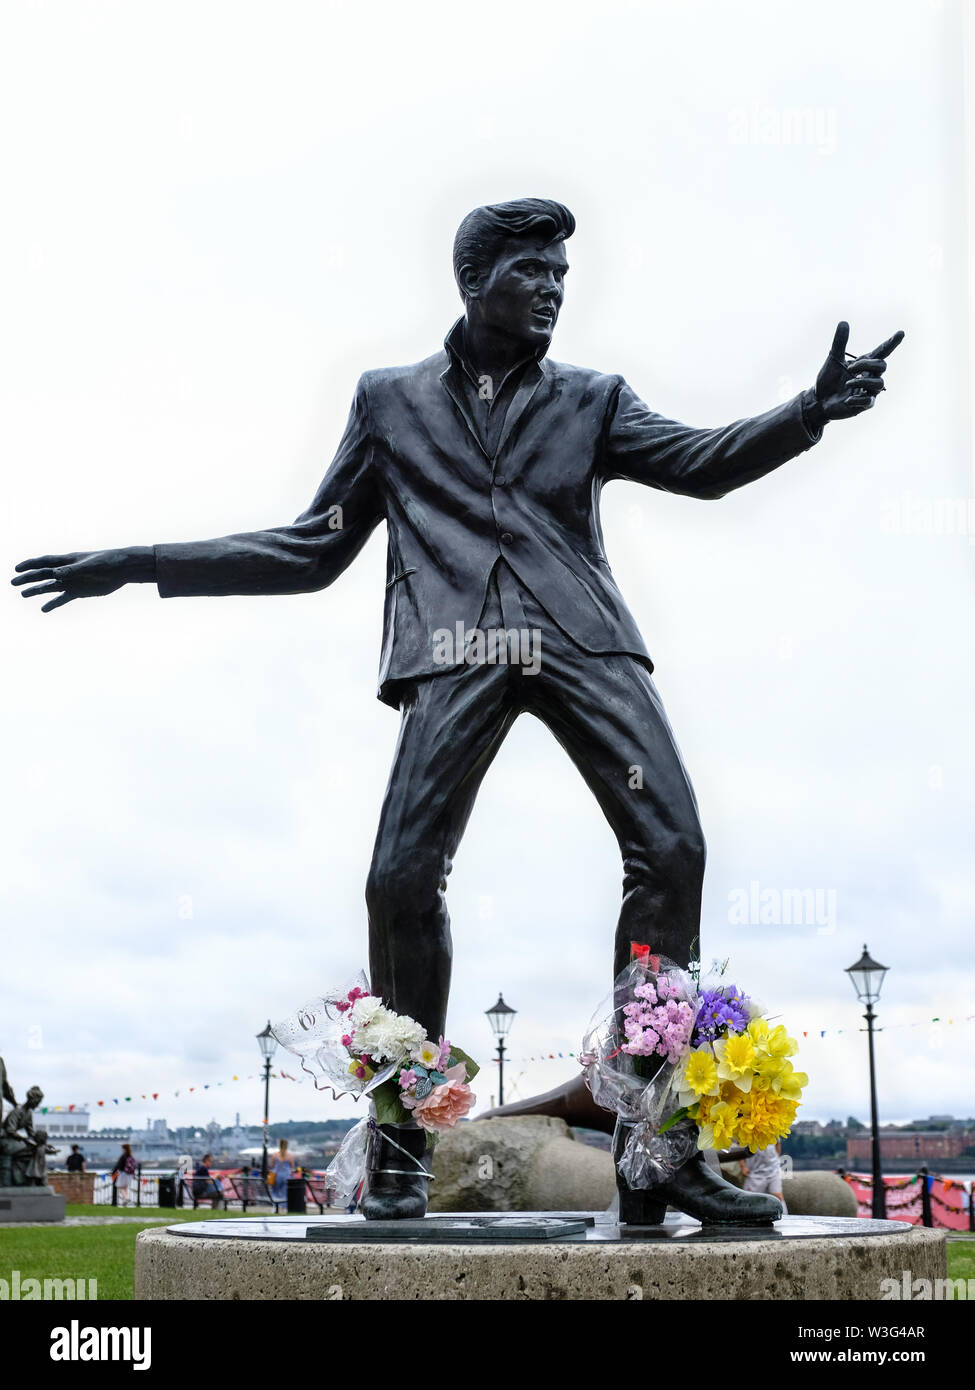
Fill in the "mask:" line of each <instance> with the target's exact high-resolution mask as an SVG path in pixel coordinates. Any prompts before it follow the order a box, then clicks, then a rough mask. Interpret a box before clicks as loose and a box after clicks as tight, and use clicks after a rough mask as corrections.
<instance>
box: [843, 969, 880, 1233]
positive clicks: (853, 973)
mask: <svg viewBox="0 0 975 1390" xmlns="http://www.w3.org/2000/svg"><path fill="white" fill-rule="evenodd" d="M887 969H888V967H887V966H886V965H881V964H880V963H879V962H878V961H875V960H873V959H872V957H871V956H870V953H869V951H868V950H867V948H866V944H864V947H863V955H862V956H861V957H860V959H859V960H858V961H857V963H856V964H855V965H850V966H848V967H847V971H846V973H847V974H848V975H849V977H850V979H851V981H852V982H853V988H854V989H855V990H856V992H857V998H858V999H859V1000H860V1002H861V1003H862V1004H866V1006H867V1012H866V1013H865V1014H864V1015H863V1016H864V1018H865V1019H866V1020H867V1028H866V1033H867V1044H868V1047H869V1051H870V1148H871V1152H872V1157H873V1199H872V1204H871V1212H872V1214H873V1216H875V1217H876V1218H877V1219H878V1220H880V1221H883V1220H886V1217H887V1194H886V1192H885V1191H884V1179H883V1174H882V1173H881V1171H880V1130H879V1126H878V1124H877V1073H876V1069H875V1067H874V1059H873V1025H874V1018H875V1017H876V1015H875V1014H874V1011H873V1006H874V1004H876V1002H877V1000H878V999H879V998H880V989H881V986H882V985H883V982H884V976H885V975H886V974H887ZM862 1031H863V1030H862V1029H861V1032H862Z"/></svg>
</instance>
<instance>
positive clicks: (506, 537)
mask: <svg viewBox="0 0 975 1390" xmlns="http://www.w3.org/2000/svg"><path fill="white" fill-rule="evenodd" d="M513 541H514V536H513V535H512V534H511V532H510V531H502V532H501V544H502V545H511V543H512V542H513Z"/></svg>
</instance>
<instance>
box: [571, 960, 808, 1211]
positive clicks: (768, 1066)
mask: <svg viewBox="0 0 975 1390" xmlns="http://www.w3.org/2000/svg"><path fill="white" fill-rule="evenodd" d="M726 968H727V961H725V962H724V963H723V964H719V963H718V962H715V963H714V964H713V966H712V969H711V972H710V973H709V975H708V977H707V978H706V979H703V980H702V979H701V978H700V971H699V969H698V968H694V969H692V970H691V971H684V970H682V969H681V968H680V967H679V966H677V965H675V964H674V963H673V962H672V961H668V960H666V959H665V958H663V957H660V956H656V955H652V954H651V953H650V950H649V947H647V946H637V945H634V959H633V960H632V961H631V962H630V964H629V965H628V966H627V967H626V969H625V970H623V971H621V973H620V974H619V975H618V976H617V979H616V982H615V984H614V987H613V993H612V994H611V995H610V996H609V997H608V998H607V999H606V1000H605V1001H604V1003H603V1004H602V1005H601V1007H600V1009H599V1010H598V1011H597V1013H596V1015H595V1017H594V1019H593V1021H592V1024H591V1025H590V1028H589V1031H588V1033H587V1034H586V1036H585V1038H584V1039H583V1052H582V1054H581V1056H580V1061H581V1063H582V1066H583V1071H584V1075H585V1078H586V1082H587V1084H588V1086H589V1089H590V1091H591V1092H592V1095H593V1099H594V1100H595V1101H596V1102H597V1104H599V1105H601V1106H603V1107H604V1108H605V1109H607V1110H611V1111H613V1112H614V1113H615V1114H616V1115H617V1116H618V1117H619V1120H620V1121H621V1123H622V1124H623V1125H624V1126H625V1127H626V1128H627V1129H628V1130H629V1134H628V1136H627V1140H626V1144H625V1147H624V1149H623V1152H622V1154H621V1156H620V1157H619V1159H618V1163H617V1166H618V1168H619V1171H620V1173H621V1174H622V1175H623V1177H624V1178H625V1179H626V1182H627V1184H628V1185H629V1186H630V1187H631V1188H647V1187H653V1186H655V1185H657V1184H659V1183H662V1182H666V1181H668V1180H669V1179H670V1178H671V1177H672V1176H673V1174H674V1173H675V1172H676V1170H677V1169H678V1168H679V1167H681V1166H682V1165H683V1164H684V1163H686V1162H687V1160H688V1159H689V1158H690V1157H691V1156H692V1154H693V1153H694V1151H695V1149H724V1148H730V1147H731V1146H733V1145H742V1146H744V1147H747V1148H748V1149H750V1150H751V1151H752V1152H753V1153H754V1152H757V1150H758V1149H760V1148H765V1147H767V1146H768V1145H770V1144H773V1143H776V1142H777V1141H778V1140H779V1139H780V1138H783V1137H784V1136H785V1135H786V1134H788V1132H789V1129H790V1127H791V1125H792V1121H793V1119H794V1118H795V1113H796V1110H797V1109H798V1107H799V1105H800V1103H801V1100H802V1091H803V1088H804V1087H805V1086H806V1085H807V1084H808V1081H809V1078H808V1077H807V1076H806V1074H805V1072H799V1071H796V1070H795V1068H794V1067H793V1064H792V1062H791V1061H790V1060H789V1059H790V1058H791V1057H792V1056H793V1055H794V1054H795V1052H796V1050H797V1044H796V1042H795V1039H794V1038H790V1037H789V1035H788V1033H787V1032H786V1029H785V1028H784V1027H783V1025H781V1024H778V1025H775V1026H772V1025H771V1024H770V1022H769V1021H768V1020H767V1019H766V1017H765V1016H764V1015H765V1012H766V1010H765V1008H764V1006H763V1005H761V1004H759V1003H758V1002H757V1001H756V1000H755V999H752V998H749V997H748V996H746V995H745V994H744V993H743V992H742V991H741V990H740V989H738V987H737V986H736V985H733V984H730V983H727V982H725V980H724V978H723V976H724V972H725V970H726Z"/></svg>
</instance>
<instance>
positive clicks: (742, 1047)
mask: <svg viewBox="0 0 975 1390" xmlns="http://www.w3.org/2000/svg"><path fill="white" fill-rule="evenodd" d="M714 1055H715V1057H716V1058H717V1072H718V1076H719V1078H720V1079H721V1080H722V1081H733V1082H734V1083H735V1085H736V1086H737V1087H738V1089H739V1090H741V1091H750V1090H751V1088H752V1075H753V1069H754V1064H755V1045H754V1043H753V1042H752V1040H751V1038H750V1037H749V1036H748V1034H747V1033H731V1034H730V1035H729V1036H728V1037H727V1038H719V1039H718V1041H717V1042H716V1043H715V1044H714Z"/></svg>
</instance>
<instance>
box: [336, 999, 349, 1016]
mask: <svg viewBox="0 0 975 1390" xmlns="http://www.w3.org/2000/svg"><path fill="white" fill-rule="evenodd" d="M335 1007H336V1008H337V1009H338V1011H339V1013H340V1014H344V1013H345V1011H346V1009H351V1008H352V1005H351V1004H350V1003H349V1001H348V1000H347V999H337V1000H336V1002H335Z"/></svg>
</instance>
